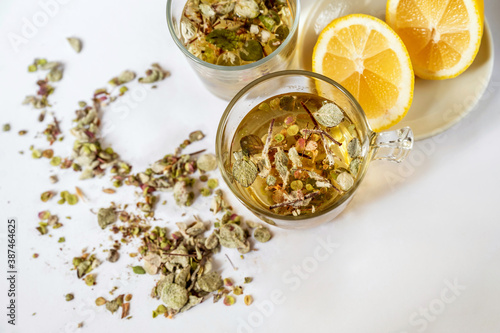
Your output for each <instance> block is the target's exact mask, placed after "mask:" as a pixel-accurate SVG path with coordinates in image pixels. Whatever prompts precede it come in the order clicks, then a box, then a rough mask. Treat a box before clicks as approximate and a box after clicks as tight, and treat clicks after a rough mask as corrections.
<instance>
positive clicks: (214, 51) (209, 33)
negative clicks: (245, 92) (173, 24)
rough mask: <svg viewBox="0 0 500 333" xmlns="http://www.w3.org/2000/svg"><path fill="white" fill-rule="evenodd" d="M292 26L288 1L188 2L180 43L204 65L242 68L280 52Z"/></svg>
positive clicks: (184, 13)
mask: <svg viewBox="0 0 500 333" xmlns="http://www.w3.org/2000/svg"><path fill="white" fill-rule="evenodd" d="M292 22H293V18H292V11H291V9H290V7H289V5H288V2H287V0H274V1H269V0H265V1H264V0H188V1H187V3H186V6H185V7H184V12H183V16H182V19H181V22H180V26H181V29H180V30H181V36H180V40H181V41H182V43H183V44H184V46H185V47H186V49H187V50H188V51H189V52H190V53H192V54H193V55H195V56H196V57H198V58H200V59H201V60H203V61H206V62H208V63H211V64H217V65H221V66H240V65H246V64H250V63H252V62H255V61H258V60H260V59H262V58H264V57H266V56H268V55H269V54H271V53H272V52H273V51H274V50H276V49H277V48H278V47H279V46H280V45H281V44H282V43H283V41H284V40H285V39H286V37H287V36H288V34H289V32H290V27H291V25H292Z"/></svg>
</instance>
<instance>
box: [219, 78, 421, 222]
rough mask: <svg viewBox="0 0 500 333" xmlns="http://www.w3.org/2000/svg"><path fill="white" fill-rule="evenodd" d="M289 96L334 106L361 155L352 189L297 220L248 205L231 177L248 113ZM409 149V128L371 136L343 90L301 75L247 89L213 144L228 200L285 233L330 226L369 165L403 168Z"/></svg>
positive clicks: (259, 82)
mask: <svg viewBox="0 0 500 333" xmlns="http://www.w3.org/2000/svg"><path fill="white" fill-rule="evenodd" d="M289 93H309V94H313V95H316V96H319V97H321V98H324V99H328V100H331V101H333V102H335V103H336V104H337V105H338V106H339V107H340V108H341V109H342V110H343V111H344V112H345V113H346V115H347V116H348V117H349V119H350V120H351V121H352V122H353V124H354V125H355V127H356V131H357V135H358V138H359V140H360V143H361V147H362V149H361V155H360V156H361V157H362V162H361V163H360V166H359V170H358V174H357V177H356V179H355V182H354V184H353V186H352V187H351V188H350V189H349V190H348V191H346V192H345V193H344V194H342V196H341V197H340V198H339V199H338V200H337V201H335V202H333V203H332V204H331V205H330V206H327V207H325V208H323V209H322V210H318V211H316V212H314V213H310V214H304V215H298V216H293V215H286V216H285V215H279V214H276V213H273V212H272V211H271V210H270V209H269V208H268V207H264V206H262V205H261V204H259V203H257V201H256V200H255V199H252V197H251V195H250V194H249V192H248V191H244V190H242V188H241V185H239V184H238V183H237V182H236V181H235V180H234V177H233V175H232V162H233V161H232V156H233V151H232V146H233V145H232V142H233V138H234V137H235V134H236V130H237V129H238V126H239V125H240V123H241V121H242V120H243V119H244V118H245V116H246V115H247V114H248V113H249V111H251V110H252V109H253V108H254V107H256V106H258V105H259V104H261V103H262V102H264V101H266V100H268V99H269V98H271V97H274V96H277V95H282V94H289ZM270 117H272V116H270ZM270 120H271V119H268V121H270ZM412 147H413V132H412V131H411V129H410V128H408V127H406V128H402V129H399V130H395V131H388V132H381V133H375V132H373V131H372V130H371V128H370V125H369V124H368V120H367V118H366V116H365V113H364V112H363V110H362V108H361V106H360V105H359V103H358V102H357V101H356V99H355V98H354V97H353V96H352V95H351V94H350V93H349V92H348V91H347V90H346V89H345V88H344V87H342V86H341V85H340V84H338V83H337V82H335V81H333V80H331V79H329V78H327V77H326V76H323V75H320V74H316V73H312V72H308V71H302V70H288V71H281V72H276V73H272V74H269V75H266V76H264V77H262V78H260V79H257V80H255V81H253V82H252V83H250V84H249V85H248V86H246V87H245V88H244V89H243V90H241V91H240V92H239V93H238V94H237V95H236V96H235V97H234V98H233V99H232V100H231V102H230V103H229V105H228V106H227V108H226V110H225V112H224V114H223V115H222V118H221V120H220V123H219V127H218V129H217V138H216V153H217V159H218V164H219V168H220V170H221V173H222V176H223V179H224V181H225V182H226V184H227V185H228V187H229V188H230V190H231V191H232V192H233V194H234V195H235V196H236V197H237V198H238V200H239V201H240V202H241V203H243V205H245V206H246V207H247V208H248V209H249V210H250V211H251V212H252V213H254V214H255V215H256V216H257V217H258V218H260V219H261V220H262V221H264V222H267V223H269V224H271V225H274V226H278V227H281V228H285V229H302V228H309V227H314V226H317V225H319V224H322V223H325V222H328V221H331V220H333V219H334V218H335V217H336V216H338V215H339V214H340V213H341V212H342V211H343V210H344V209H345V207H346V206H347V204H348V203H349V202H350V201H351V199H352V197H353V195H354V193H355V192H356V190H357V188H358V187H359V185H360V183H361V182H362V180H363V178H364V176H365V174H366V171H367V168H368V165H369V163H370V162H371V161H373V160H387V161H393V162H398V163H399V162H402V161H403V160H404V159H405V158H406V157H407V156H408V154H409V153H410V151H411V149H412Z"/></svg>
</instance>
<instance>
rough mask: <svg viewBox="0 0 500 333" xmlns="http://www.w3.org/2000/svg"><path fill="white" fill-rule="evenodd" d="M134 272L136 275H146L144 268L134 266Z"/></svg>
mask: <svg viewBox="0 0 500 333" xmlns="http://www.w3.org/2000/svg"><path fill="white" fill-rule="evenodd" d="M132 270H133V271H134V273H135V274H146V271H145V270H144V268H142V266H134V267H132Z"/></svg>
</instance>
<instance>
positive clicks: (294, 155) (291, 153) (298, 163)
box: [288, 147, 302, 169]
mask: <svg viewBox="0 0 500 333" xmlns="http://www.w3.org/2000/svg"><path fill="white" fill-rule="evenodd" d="M288 157H289V158H290V161H292V164H293V167H294V168H295V169H296V168H302V160H301V158H300V156H299V153H298V152H297V148H295V147H292V148H290V149H289V150H288Z"/></svg>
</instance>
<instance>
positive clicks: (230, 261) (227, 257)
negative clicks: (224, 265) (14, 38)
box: [226, 253, 238, 271]
mask: <svg viewBox="0 0 500 333" xmlns="http://www.w3.org/2000/svg"><path fill="white" fill-rule="evenodd" d="M226 258H227V260H229V263H230V264H231V266H233V269H234V270H235V271H237V270H238V268H236V267H234V265H233V262H232V261H231V259H229V256H228V255H227V253H226Z"/></svg>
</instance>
